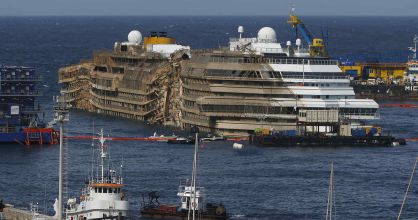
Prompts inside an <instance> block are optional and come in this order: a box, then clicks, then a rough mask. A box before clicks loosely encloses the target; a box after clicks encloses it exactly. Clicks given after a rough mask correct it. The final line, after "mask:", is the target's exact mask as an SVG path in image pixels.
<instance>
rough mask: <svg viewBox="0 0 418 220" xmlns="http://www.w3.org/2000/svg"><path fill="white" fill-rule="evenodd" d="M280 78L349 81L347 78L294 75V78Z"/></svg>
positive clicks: (287, 77) (284, 76)
mask: <svg viewBox="0 0 418 220" xmlns="http://www.w3.org/2000/svg"><path fill="white" fill-rule="evenodd" d="M282 78H286V79H350V78H349V76H320V75H318V76H303V75H295V76H286V75H282Z"/></svg>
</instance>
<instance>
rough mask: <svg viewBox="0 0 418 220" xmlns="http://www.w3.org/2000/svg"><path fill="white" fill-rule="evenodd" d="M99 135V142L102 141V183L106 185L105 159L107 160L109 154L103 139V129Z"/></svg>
mask: <svg viewBox="0 0 418 220" xmlns="http://www.w3.org/2000/svg"><path fill="white" fill-rule="evenodd" d="M99 135H100V138H99V141H100V159H101V161H100V168H101V172H102V173H101V174H102V177H101V181H102V183H104V182H105V181H104V166H105V159H106V155H107V154H106V150H105V145H104V143H105V141H106V140H105V138H104V137H103V129H101V130H100V133H99Z"/></svg>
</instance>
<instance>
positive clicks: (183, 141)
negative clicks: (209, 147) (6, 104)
mask: <svg viewBox="0 0 418 220" xmlns="http://www.w3.org/2000/svg"><path fill="white" fill-rule="evenodd" d="M194 142H195V139H194V138H192V137H187V138H185V137H178V138H175V139H169V140H167V143H169V144H194Z"/></svg>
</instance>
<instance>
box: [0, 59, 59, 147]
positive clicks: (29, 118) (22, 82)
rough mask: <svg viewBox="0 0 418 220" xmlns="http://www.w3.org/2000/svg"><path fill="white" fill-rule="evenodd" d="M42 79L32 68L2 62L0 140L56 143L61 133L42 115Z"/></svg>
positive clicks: (24, 143) (24, 142) (7, 141)
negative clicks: (41, 117) (47, 123)
mask: <svg viewBox="0 0 418 220" xmlns="http://www.w3.org/2000/svg"><path fill="white" fill-rule="evenodd" d="M41 81H42V79H41V77H40V76H39V75H37V74H36V72H35V69H33V68H30V67H17V66H0V143H19V144H23V145H31V144H55V143H56V139H57V135H58V133H57V132H56V131H55V130H54V129H53V128H48V127H47V126H46V124H45V123H44V122H43V121H42V120H41V119H40V118H39V115H40V114H42V113H43V112H42V110H41V107H40V105H39V104H36V97H38V96H40V95H41V93H40V92H39V90H38V88H37V86H38V84H39V82H41Z"/></svg>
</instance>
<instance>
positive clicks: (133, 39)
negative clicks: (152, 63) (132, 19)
mask: <svg viewBox="0 0 418 220" xmlns="http://www.w3.org/2000/svg"><path fill="white" fill-rule="evenodd" d="M128 41H129V43H132V44H140V43H141V41H142V34H141V32H139V31H137V30H133V31H131V32H129V34H128Z"/></svg>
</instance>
